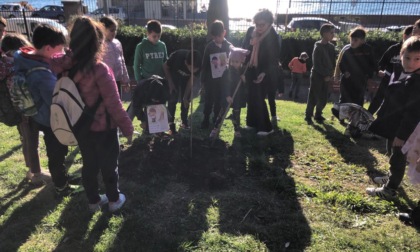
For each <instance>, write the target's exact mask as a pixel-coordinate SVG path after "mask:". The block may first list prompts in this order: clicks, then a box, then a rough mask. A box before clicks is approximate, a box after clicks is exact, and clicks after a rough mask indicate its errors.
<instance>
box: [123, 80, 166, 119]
mask: <svg viewBox="0 0 420 252" xmlns="http://www.w3.org/2000/svg"><path fill="white" fill-rule="evenodd" d="M168 99H169V87H168V82H167V80H166V79H164V78H162V77H160V76H158V75H152V76H151V77H150V78H148V79H144V80H141V81H140V82H139V84H138V85H137V86H136V88H135V89H134V93H133V97H132V100H133V102H132V104H131V106H133V109H134V115H135V116H136V117H137V118H138V119H139V120H145V119H146V116H145V114H144V108H145V107H146V106H147V105H156V104H165V103H166V102H167V101H168Z"/></svg>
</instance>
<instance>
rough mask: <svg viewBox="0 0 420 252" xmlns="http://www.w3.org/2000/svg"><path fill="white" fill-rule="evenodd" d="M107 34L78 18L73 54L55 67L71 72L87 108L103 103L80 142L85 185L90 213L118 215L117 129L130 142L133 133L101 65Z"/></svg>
mask: <svg viewBox="0 0 420 252" xmlns="http://www.w3.org/2000/svg"><path fill="white" fill-rule="evenodd" d="M104 34H105V31H104V27H103V26H102V25H101V24H99V23H98V22H97V21H94V20H93V19H91V18H88V17H77V18H76V19H75V21H74V24H73V26H72V28H71V32H70V51H71V52H69V53H67V54H66V55H61V56H59V57H56V58H55V59H54V61H55V63H56V64H53V65H54V66H55V68H56V69H54V70H57V71H58V72H64V71H68V76H73V80H74V82H75V83H77V84H78V87H79V92H80V95H81V96H82V99H83V101H84V102H85V104H86V105H87V106H90V107H92V106H94V104H95V103H96V102H97V101H98V99H102V101H101V102H100V105H99V107H98V108H97V110H96V113H95V115H94V121H93V123H92V125H91V127H90V132H89V137H87V138H86V139H80V140H79V139H78V143H79V148H80V151H81V154H82V158H83V169H82V182H83V186H84V188H85V192H86V196H87V198H88V202H89V209H90V211H91V212H95V211H98V210H100V209H101V207H102V206H104V205H106V204H108V206H109V211H110V212H115V211H117V210H119V209H120V208H121V207H122V206H123V204H124V203H125V200H126V198H125V195H124V194H122V193H120V191H119V188H118V157H119V154H120V144H119V139H118V134H117V127H118V128H120V130H121V132H122V133H123V135H124V136H126V137H127V139H128V141H129V142H131V139H132V135H133V130H134V129H133V125H132V123H131V120H130V118H129V117H128V114H127V113H126V112H125V110H124V108H123V106H122V103H121V100H120V98H119V94H118V90H117V84H116V82H115V79H114V75H113V73H112V70H111V69H110V68H109V67H108V66H107V65H106V64H105V63H103V62H102V61H101V59H102V58H101V52H102V50H101V49H102V46H103V44H104V43H103V42H104V41H103V40H104ZM80 41H84V42H85V43H80ZM99 172H101V174H102V178H103V183H104V185H105V192H106V193H105V194H101V195H100V194H99V192H98V191H99V190H98V173H99Z"/></svg>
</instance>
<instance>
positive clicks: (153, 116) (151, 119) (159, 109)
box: [147, 104, 169, 134]
mask: <svg viewBox="0 0 420 252" xmlns="http://www.w3.org/2000/svg"><path fill="white" fill-rule="evenodd" d="M147 122H148V125H149V132H150V133H151V134H153V133H159V132H165V131H168V130H169V122H168V110H167V109H166V107H165V105H163V104H157V105H149V106H147Z"/></svg>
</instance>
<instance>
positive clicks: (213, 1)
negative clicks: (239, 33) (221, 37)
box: [206, 0, 229, 41]
mask: <svg viewBox="0 0 420 252" xmlns="http://www.w3.org/2000/svg"><path fill="white" fill-rule="evenodd" d="M216 19H217V20H221V21H222V22H223V24H224V25H225V29H226V37H227V36H228V35H229V9H228V1H227V0H210V3H209V9H208V10H207V23H206V24H207V41H210V40H211V35H210V33H209V30H210V29H209V28H210V26H211V24H212V23H213V22H214V20H216Z"/></svg>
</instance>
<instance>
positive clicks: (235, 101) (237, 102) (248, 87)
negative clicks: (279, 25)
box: [128, 10, 280, 137]
mask: <svg viewBox="0 0 420 252" xmlns="http://www.w3.org/2000/svg"><path fill="white" fill-rule="evenodd" d="M254 21H255V23H256V27H255V31H254V30H252V31H253V33H252V32H251V33H250V34H253V38H252V39H251V38H249V40H250V43H249V45H247V46H246V48H243V49H241V48H237V47H234V46H233V45H232V44H231V43H230V42H229V41H227V40H226V38H225V35H226V30H225V28H224V24H223V22H222V21H220V20H215V21H214V22H213V23H212V24H211V26H210V27H209V33H210V35H211V37H212V40H211V41H210V42H209V43H208V44H207V45H206V47H205V50H204V54H203V56H202V57H201V55H200V53H199V52H197V51H195V50H194V51H191V50H187V49H180V50H177V51H175V52H173V53H171V54H170V55H169V57H168V56H167V51H166V46H165V44H164V42H162V41H161V40H160V36H161V32H162V30H161V25H160V23H159V21H157V20H151V21H149V22H148V23H147V25H146V27H147V37H146V38H144V39H143V40H142V41H141V42H140V43H139V44H138V45H137V47H136V51H135V56H134V73H135V78H136V82H137V84H138V85H143V83H144V82H145V81H147V80H148V79H150V78H151V77H152V76H153V75H158V76H161V77H163V78H165V79H166V80H167V85H168V89H169V99H168V102H167V104H168V114H169V134H176V133H177V129H176V127H175V116H174V115H175V112H176V105H177V103H178V101H181V126H180V128H181V129H189V128H190V127H189V122H188V109H189V104H190V101H191V92H192V87H193V78H194V76H196V77H199V78H200V81H201V88H202V90H203V93H204V100H205V102H204V109H203V120H202V122H201V129H207V128H211V132H210V137H215V136H217V135H218V134H217V133H218V131H219V130H220V126H221V125H220V122H221V120H223V119H222V118H223V116H224V114H225V112H226V108H227V107H228V105H229V107H232V108H233V113H232V119H233V124H234V130H235V133H234V134H235V136H237V137H240V136H241V132H240V109H241V108H243V107H245V104H246V103H247V104H248V110H247V119H246V125H247V128H249V129H254V130H255V131H256V132H257V134H258V135H260V136H265V135H268V134H270V133H272V132H273V130H272V129H273V128H272V123H271V121H270V118H269V114H268V110H267V106H266V105H265V101H264V100H265V98H266V97H267V96H269V98H270V97H272V99H269V100H272V102H270V112H271V116H272V118H273V119H274V120H275V121H277V116H276V112H275V94H276V89H277V88H273V87H277V82H278V79H279V78H278V75H279V74H278V72H279V67H278V65H279V64H278V63H279V53H280V44H279V38H278V34H276V32H275V31H274V29H273V27H272V23H273V21H274V18H273V14H272V13H271V12H270V11H269V10H262V11H260V12H258V13H257V14H256V15H255V17H254ZM258 22H259V23H261V24H262V26H261V25H259V23H258ZM257 23H258V24H257ZM260 48H261V49H260ZM268 48H271V49H270V50H268ZM259 49H260V50H259ZM274 49H275V52H274V51H273V50H274ZM251 52H252V53H251ZM248 62H249V63H248ZM246 66H250V67H246ZM199 75H200V76H199ZM236 87H238V88H236ZM235 91H236V92H235ZM248 91H249V92H248ZM135 99H137V97H135V96H133V101H134V100H135ZM271 103H273V104H271ZM136 104H138V103H137V102H136ZM143 105H144V106H147V105H150V104H143ZM140 109H141V107H136V108H133V107H132V106H130V107H129V109H128V111H129V114H132V115H135V114H139V113H138V110H140ZM130 110H136V111H135V112H134V113H130ZM142 113H143V114H144V112H142ZM142 113H140V114H142ZM133 117H134V116H132V118H133ZM138 119H139V120H141V121H142V122H141V125H142V127H143V128H144V129H145V130H146V131H147V117H145V116H140V117H138ZM210 119H211V120H210Z"/></svg>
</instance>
